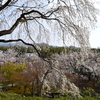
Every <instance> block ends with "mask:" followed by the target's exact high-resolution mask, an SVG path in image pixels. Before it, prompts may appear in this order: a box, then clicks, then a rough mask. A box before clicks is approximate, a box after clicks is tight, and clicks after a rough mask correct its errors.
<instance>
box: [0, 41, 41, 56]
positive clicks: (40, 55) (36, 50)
mask: <svg viewBox="0 0 100 100" xmlns="http://www.w3.org/2000/svg"><path fill="white" fill-rule="evenodd" d="M18 41H21V42H22V43H24V44H25V45H29V46H32V47H33V48H34V49H35V50H36V52H37V53H38V56H39V57H41V54H40V52H39V51H38V50H37V48H36V47H35V46H34V45H33V44H31V43H26V42H25V41H23V40H22V39H16V40H4V39H0V42H4V43H7V42H18ZM41 58H42V57H41Z"/></svg>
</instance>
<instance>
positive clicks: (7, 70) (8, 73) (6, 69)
mask: <svg viewBox="0 0 100 100" xmlns="http://www.w3.org/2000/svg"><path fill="white" fill-rule="evenodd" d="M24 69H26V67H25V65H24V64H14V63H6V65H5V66H2V67H1V72H2V73H3V76H4V77H5V78H6V79H7V80H8V81H9V82H11V83H12V85H13V81H14V79H13V77H12V76H13V75H14V74H15V73H16V72H20V71H23V70H24Z"/></svg>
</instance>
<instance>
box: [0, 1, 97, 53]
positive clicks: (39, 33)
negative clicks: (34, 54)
mask: <svg viewBox="0 0 100 100" xmlns="http://www.w3.org/2000/svg"><path fill="white" fill-rule="evenodd" d="M96 13H97V10H96V9H95V8H94V5H93V3H92V1H91V0H38V1H37V0H0V36H6V35H10V36H11V37H12V38H9V40H7V41H6V40H3V39H0V42H11V41H13V40H14V41H23V42H25V43H26V42H27V43H29V42H30V43H31V44H33V45H34V47H36V45H35V42H37V40H39V41H41V42H43V41H44V42H49V39H50V38H49V37H50V36H52V35H55V36H56V37H60V39H61V40H62V41H63V43H64V44H68V41H69V42H70V41H71V43H73V41H74V42H75V43H76V44H77V46H80V47H82V50H83V51H84V50H85V49H86V48H87V47H89V30H90V28H91V27H93V26H94V25H95V22H96ZM66 41H67V42H66ZM35 49H37V48H35Z"/></svg>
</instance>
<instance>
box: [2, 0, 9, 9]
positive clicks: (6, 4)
mask: <svg viewBox="0 0 100 100" xmlns="http://www.w3.org/2000/svg"><path fill="white" fill-rule="evenodd" d="M10 2H11V0H8V1H7V2H6V3H5V4H4V5H3V6H1V7H0V11H1V10H3V9H4V8H6V7H7V6H8V5H9V3H10Z"/></svg>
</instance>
